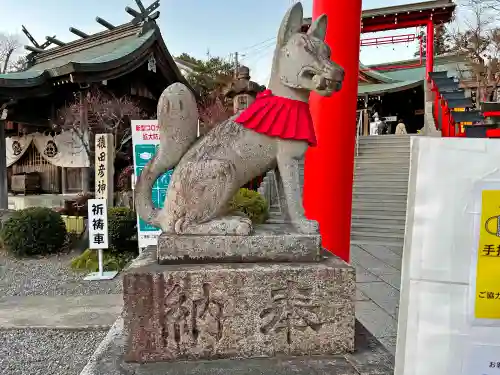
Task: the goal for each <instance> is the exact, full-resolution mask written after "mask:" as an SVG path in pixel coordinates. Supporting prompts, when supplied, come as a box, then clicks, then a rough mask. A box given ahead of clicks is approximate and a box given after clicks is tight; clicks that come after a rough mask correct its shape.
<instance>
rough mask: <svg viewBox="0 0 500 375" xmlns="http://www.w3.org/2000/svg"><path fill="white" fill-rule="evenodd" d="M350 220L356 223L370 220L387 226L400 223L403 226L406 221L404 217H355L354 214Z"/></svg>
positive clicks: (366, 215) (364, 215)
mask: <svg viewBox="0 0 500 375" xmlns="http://www.w3.org/2000/svg"><path fill="white" fill-rule="evenodd" d="M352 220H353V221H358V222H361V221H363V222H364V221H367V222H369V221H371V220H372V221H374V222H375V223H380V224H387V225H390V224H391V223H394V224H399V223H401V222H403V224H404V223H405V221H406V215H382V214H378V215H368V214H363V215H357V214H356V215H355V214H353V215H352Z"/></svg>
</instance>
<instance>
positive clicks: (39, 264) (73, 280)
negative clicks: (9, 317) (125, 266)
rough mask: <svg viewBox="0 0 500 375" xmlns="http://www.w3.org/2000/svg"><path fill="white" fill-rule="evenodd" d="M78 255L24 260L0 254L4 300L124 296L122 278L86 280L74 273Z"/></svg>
mask: <svg viewBox="0 0 500 375" xmlns="http://www.w3.org/2000/svg"><path fill="white" fill-rule="evenodd" d="M76 255H77V254H75V253H68V254H61V255H56V256H50V257H45V258H38V259H21V260H20V259H14V258H12V257H10V256H8V255H7V254H5V253H4V252H0V298H1V297H11V296H34V295H38V296H40V295H41V296H62V295H65V296H79V295H90V294H120V293H121V277H120V275H118V276H117V277H115V279H113V280H109V281H107V280H106V281H104V280H103V281H84V280H83V277H84V276H85V275H84V274H82V273H78V272H73V271H72V270H71V268H70V266H69V264H70V262H71V259H72V258H73V257H75V256H76Z"/></svg>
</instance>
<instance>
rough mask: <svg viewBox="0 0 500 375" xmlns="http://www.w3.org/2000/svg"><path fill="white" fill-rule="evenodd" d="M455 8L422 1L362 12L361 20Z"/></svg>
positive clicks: (443, 1)
mask: <svg viewBox="0 0 500 375" xmlns="http://www.w3.org/2000/svg"><path fill="white" fill-rule="evenodd" d="M455 7H456V4H455V3H454V2H452V1H451V0H433V1H422V2H418V3H413V4H403V5H395V6H390V7H383V8H373V9H366V10H363V11H362V12H361V20H362V21H365V20H367V19H370V18H374V17H387V16H389V15H397V14H400V13H408V12H424V11H432V10H436V9H441V10H446V11H447V12H453V10H454V9H455ZM311 22H312V18H311V17H309V18H305V19H304V24H305V25H310V24H311Z"/></svg>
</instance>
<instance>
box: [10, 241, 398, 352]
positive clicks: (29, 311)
mask: <svg viewBox="0 0 500 375" xmlns="http://www.w3.org/2000/svg"><path fill="white" fill-rule="evenodd" d="M401 254H402V248H399V247H387V246H375V245H352V246H351V260H352V263H353V264H354V265H355V266H356V275H357V296H356V297H357V301H356V317H357V318H358V320H359V321H360V322H361V323H362V324H363V325H364V326H365V327H366V328H367V329H368V331H370V332H371V333H372V334H373V335H374V336H375V337H376V338H377V339H379V340H380V342H381V343H382V344H383V345H384V346H385V347H386V348H387V349H388V350H389V352H391V353H392V354H394V352H395V348H396V333H397V317H398V307H399V289H400V283H401ZM121 307H122V296H121V294H108V295H91V296H81V297H65V296H58V297H45V296H32V297H4V298H1V297H0V329H19V328H27V327H31V328H56V329H57V328H59V329H93V328H94V329H95V328H100V329H103V328H108V327H110V326H111V325H112V324H113V323H114V321H115V320H116V318H117V317H118V316H119V314H120V311H121Z"/></svg>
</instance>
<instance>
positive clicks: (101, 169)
mask: <svg viewBox="0 0 500 375" xmlns="http://www.w3.org/2000/svg"><path fill="white" fill-rule="evenodd" d="M114 151H115V144H114V137H113V134H96V135H95V164H94V169H95V197H96V199H99V198H104V199H106V201H107V203H108V207H113V182H114V179H113V176H114V160H115V155H114Z"/></svg>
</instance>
